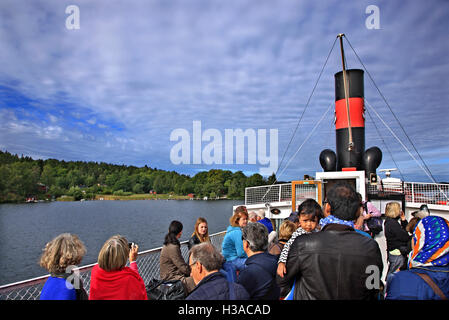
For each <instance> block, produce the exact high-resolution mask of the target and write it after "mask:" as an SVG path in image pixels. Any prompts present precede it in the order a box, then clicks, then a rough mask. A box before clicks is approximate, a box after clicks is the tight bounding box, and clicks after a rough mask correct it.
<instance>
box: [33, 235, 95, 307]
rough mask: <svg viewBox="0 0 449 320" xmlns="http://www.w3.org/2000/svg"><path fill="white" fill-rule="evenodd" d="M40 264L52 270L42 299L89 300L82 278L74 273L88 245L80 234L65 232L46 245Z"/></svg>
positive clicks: (42, 292)
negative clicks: (81, 238)
mask: <svg viewBox="0 0 449 320" xmlns="http://www.w3.org/2000/svg"><path fill="white" fill-rule="evenodd" d="M43 251H44V252H43V253H42V256H41V258H40V262H39V265H40V266H41V267H43V268H45V269H46V270H47V271H48V272H50V277H49V278H48V279H47V281H46V282H45V284H44V287H43V288H42V291H41V295H40V299H41V300H87V294H86V292H85V291H84V289H83V285H82V281H81V279H79V278H77V277H76V275H74V274H73V273H72V270H73V267H75V266H76V265H78V264H80V263H81V260H82V259H83V257H84V255H85V254H86V247H85V246H84V244H83V242H82V241H81V240H80V239H79V238H78V236H76V235H74V234H70V233H63V234H60V235H58V236H57V237H55V238H54V239H53V240H51V241H50V242H48V243H47V244H46V245H45V248H44V250H43Z"/></svg>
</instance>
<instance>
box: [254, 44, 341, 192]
mask: <svg viewBox="0 0 449 320" xmlns="http://www.w3.org/2000/svg"><path fill="white" fill-rule="evenodd" d="M337 39H338V38H335V40H334V43H333V44H332V47H331V49H330V50H329V53H328V54H327V57H326V61H325V62H324V65H323V67H322V68H321V71H320V74H319V75H318V79H317V80H316V81H315V85H314V86H313V89H312V92H311V93H310V95H309V98H308V99H307V103H306V106H305V108H304V110H303V111H302V113H301V116H300V117H299V119H298V122H297V123H296V128H295V130H294V131H293V134H292V136H291V138H290V141H289V142H288V144H287V148H286V149H285V151H284V154H283V155H282V158H281V162H280V163H279V166H278V168H277V170H276V172H275V174H274V176H275V177H276V178H275V180H274V182H273V183H272V184H271V185H270V187H269V188H268V189H267V192H266V193H265V195H264V196H263V197H262V200H263V199H264V198H265V197H266V195H267V194H268V192H270V190H271V188H272V187H273V186H274V184H275V183H276V182H277V181H278V178H277V175H278V172H279V169H280V168H281V166H282V163H283V162H284V158H285V155H286V154H287V151H288V148H289V147H290V145H291V143H292V141H293V138H294V137H295V134H296V131H297V130H298V128H299V124H300V123H301V121H302V118H303V117H304V114H305V112H306V110H307V108H308V106H309V104H310V100H311V99H312V96H313V94H314V93H315V89H316V87H317V85H318V82H319V81H320V79H321V75H322V74H323V71H324V68H325V67H326V65H327V62H328V61H329V57H330V55H331V53H332V51H333V50H334V47H335V43H336V42H337ZM295 154H296V153H295ZM284 170H285V169H284Z"/></svg>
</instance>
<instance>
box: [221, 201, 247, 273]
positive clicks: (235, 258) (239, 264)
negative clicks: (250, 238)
mask: <svg viewBox="0 0 449 320" xmlns="http://www.w3.org/2000/svg"><path fill="white" fill-rule="evenodd" d="M229 222H230V224H231V225H230V226H229V227H228V229H227V230H226V235H225V236H224V239H223V243H222V245H221V252H222V254H223V257H224V258H225V262H224V263H223V269H224V271H225V272H226V274H227V279H228V281H230V282H235V280H236V276H237V271H240V270H243V269H244V268H245V261H246V258H248V256H247V255H246V253H245V251H244V250H243V241H242V229H241V228H243V227H244V226H246V225H247V224H248V211H247V210H246V207H245V206H239V207H237V208H236V209H235V212H234V214H233V215H232V217H231V219H229Z"/></svg>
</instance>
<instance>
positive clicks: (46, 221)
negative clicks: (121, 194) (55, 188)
mask: <svg viewBox="0 0 449 320" xmlns="http://www.w3.org/2000/svg"><path fill="white" fill-rule="evenodd" d="M241 203H242V201H231V200H220V201H185V200H178V201H177V200H170V201H166V200H157V201H154V200H153V201H152V200H136V201H85V202H51V203H33V204H2V205H0V284H7V283H11V282H16V281H21V280H25V279H29V278H33V277H38V276H41V275H45V274H47V272H46V270H44V269H42V268H41V267H40V266H39V265H38V261H39V258H40V255H41V253H42V249H43V248H44V246H45V244H46V243H47V242H48V241H50V240H51V239H52V238H54V237H55V236H57V235H58V234H60V233H64V232H69V233H74V234H77V235H78V236H79V237H80V239H81V240H82V241H83V242H84V245H85V246H86V248H87V253H86V255H85V256H84V259H83V261H82V262H81V265H86V264H90V263H95V262H97V256H98V252H99V251H100V249H101V247H102V245H103V243H104V242H105V241H106V240H107V239H108V238H109V237H110V236H112V235H115V234H121V235H123V236H125V237H126V238H127V239H128V240H129V241H133V242H136V243H138V244H139V250H141V251H143V250H147V249H151V248H156V247H161V246H162V244H163V239H164V236H165V234H166V233H167V230H168V226H169V224H170V222H171V221H172V220H179V221H181V222H182V224H183V225H184V229H183V235H182V237H181V241H183V240H188V239H189V238H190V235H191V234H192V232H193V228H194V226H195V221H196V219H197V218H198V217H205V218H206V219H207V221H208V224H209V234H212V233H216V232H220V231H223V230H225V229H226V227H227V226H228V224H229V218H230V216H231V214H232V206H233V205H236V204H241Z"/></svg>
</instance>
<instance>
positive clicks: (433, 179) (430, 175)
mask: <svg viewBox="0 0 449 320" xmlns="http://www.w3.org/2000/svg"><path fill="white" fill-rule="evenodd" d="M345 38H346V41H348V44H349V46H350V47H351V49H352V51H354V54H355V55H356V57H357V59H358V60H359V62H360V64H361V65H362V66H363V69H364V70H365V72H366V73H367V74H368V76H369V78H370V79H371V81H372V83H373V84H374V86H375V87H376V89H377V91H378V92H379V94H380V96H381V97H382V99H383V100H384V102H385V104H386V105H387V107H388V109H390V112H391V113H392V114H393V117H394V118H395V119H396V121H397V122H398V124H399V126H400V127H401V129H402V131H403V132H404V134H405V136H406V137H407V139H408V141H409V142H410V144H411V145H412V146H413V149H414V150H415V152H416V154H417V155H418V157H419V159H420V160H421V161H422V163H423V164H424V167H425V168H426V169H427V171H428V172H429V173H428V174H427V172H426V174H427V176H428V177H429V178H430V179H431V180H432V181H433V182H434V183H435V184H437V182H436V180H435V178H434V176H433V175H432V172H431V171H430V169H429V167H428V166H427V164H426V162H425V161H424V159H423V158H422V157H421V154H420V153H419V152H418V150H417V149H416V146H415V144H414V143H413V141H412V140H411V139H410V137H409V136H408V134H407V132H405V129H404V127H403V126H402V124H401V122H400V121H399V119H398V117H397V116H396V114H395V113H394V112H393V109H392V108H391V106H390V104H389V103H388V101H387V99H386V98H385V97H384V95H383V94H382V92H381V91H380V89H379V87H378V86H377V84H376V82H375V81H374V79H373V77H372V76H371V73H369V71H368V70H367V69H366V67H365V65H364V64H363V62H362V60H361V59H360V57H359V55H358V54H357V52H356V51H355V49H354V48H353V47H352V44H351V42H350V41H349V39H348V38H347V37H346V36H345ZM421 168H422V166H421Z"/></svg>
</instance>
